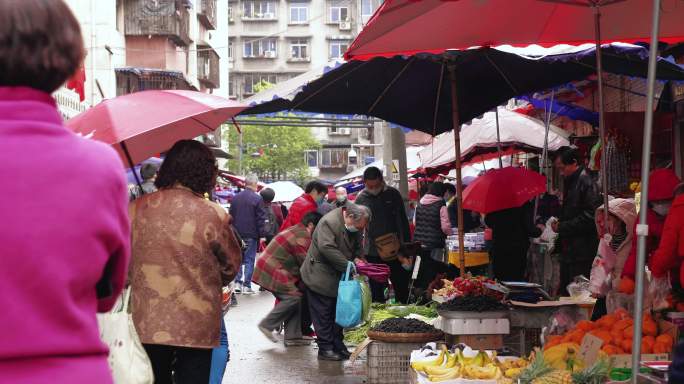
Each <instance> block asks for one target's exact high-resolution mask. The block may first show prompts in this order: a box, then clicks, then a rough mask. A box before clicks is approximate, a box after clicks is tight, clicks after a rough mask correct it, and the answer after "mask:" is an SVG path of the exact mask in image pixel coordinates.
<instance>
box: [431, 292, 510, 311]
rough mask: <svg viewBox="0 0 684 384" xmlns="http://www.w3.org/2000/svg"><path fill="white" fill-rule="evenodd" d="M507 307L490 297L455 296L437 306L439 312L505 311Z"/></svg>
mask: <svg viewBox="0 0 684 384" xmlns="http://www.w3.org/2000/svg"><path fill="white" fill-rule="evenodd" d="M507 309H508V306H506V305H505V304H503V303H501V301H500V300H498V299H496V298H494V297H492V296H475V295H468V296H456V297H454V298H453V299H451V300H449V301H447V302H444V303H441V304H440V305H438V306H437V310H439V311H466V312H490V311H505V310H507Z"/></svg>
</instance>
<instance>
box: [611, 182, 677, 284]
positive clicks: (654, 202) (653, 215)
mask: <svg viewBox="0 0 684 384" xmlns="http://www.w3.org/2000/svg"><path fill="white" fill-rule="evenodd" d="M680 182H681V180H679V178H678V177H677V175H676V174H675V173H674V171H673V170H671V169H656V170H654V171H653V172H651V175H650V176H649V177H648V183H649V185H648V203H647V204H642V208H646V209H647V210H648V212H647V222H646V223H647V224H648V237H647V242H646V260H647V263H648V261H649V260H650V256H651V255H652V253H653V252H655V250H656V249H657V248H658V244H659V243H660V237H661V235H662V233H663V226H664V224H665V217H667V214H668V210H669V207H670V206H671V204H672V199H673V198H674V193H673V192H674V189H675V187H677V185H678V184H679V183H680ZM636 249H637V236H634V238H633V239H632V250H631V252H630V253H629V256H628V258H627V261H626V262H625V267H624V269H623V270H622V278H623V279H624V280H625V281H628V280H632V281H633V280H634V275H635V270H636ZM624 287H633V284H625V285H623V284H621V288H620V291H621V292H623V293H632V292H629V291H630V290H631V289H629V290H628V289H626V288H624Z"/></svg>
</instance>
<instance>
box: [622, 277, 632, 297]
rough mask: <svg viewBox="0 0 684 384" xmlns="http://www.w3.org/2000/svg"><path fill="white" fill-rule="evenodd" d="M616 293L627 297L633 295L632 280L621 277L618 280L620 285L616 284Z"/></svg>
mask: <svg viewBox="0 0 684 384" xmlns="http://www.w3.org/2000/svg"><path fill="white" fill-rule="evenodd" d="M618 291H619V292H621V293H625V294H628V295H631V294H633V293H634V280H632V279H631V278H629V277H623V278H621V279H620V283H619V284H618Z"/></svg>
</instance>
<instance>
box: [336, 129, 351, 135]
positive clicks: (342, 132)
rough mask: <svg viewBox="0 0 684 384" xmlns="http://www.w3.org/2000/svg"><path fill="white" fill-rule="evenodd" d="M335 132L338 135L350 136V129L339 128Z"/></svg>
mask: <svg viewBox="0 0 684 384" xmlns="http://www.w3.org/2000/svg"><path fill="white" fill-rule="evenodd" d="M337 132H338V133H339V134H340V135H351V128H339V129H338V130H337Z"/></svg>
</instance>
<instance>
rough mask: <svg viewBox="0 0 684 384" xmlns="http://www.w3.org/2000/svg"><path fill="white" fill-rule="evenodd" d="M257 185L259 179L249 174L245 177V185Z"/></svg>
mask: <svg viewBox="0 0 684 384" xmlns="http://www.w3.org/2000/svg"><path fill="white" fill-rule="evenodd" d="M258 183H259V177H258V176H257V175H255V174H253V173H250V174H249V175H247V177H245V185H257V184H258Z"/></svg>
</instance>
